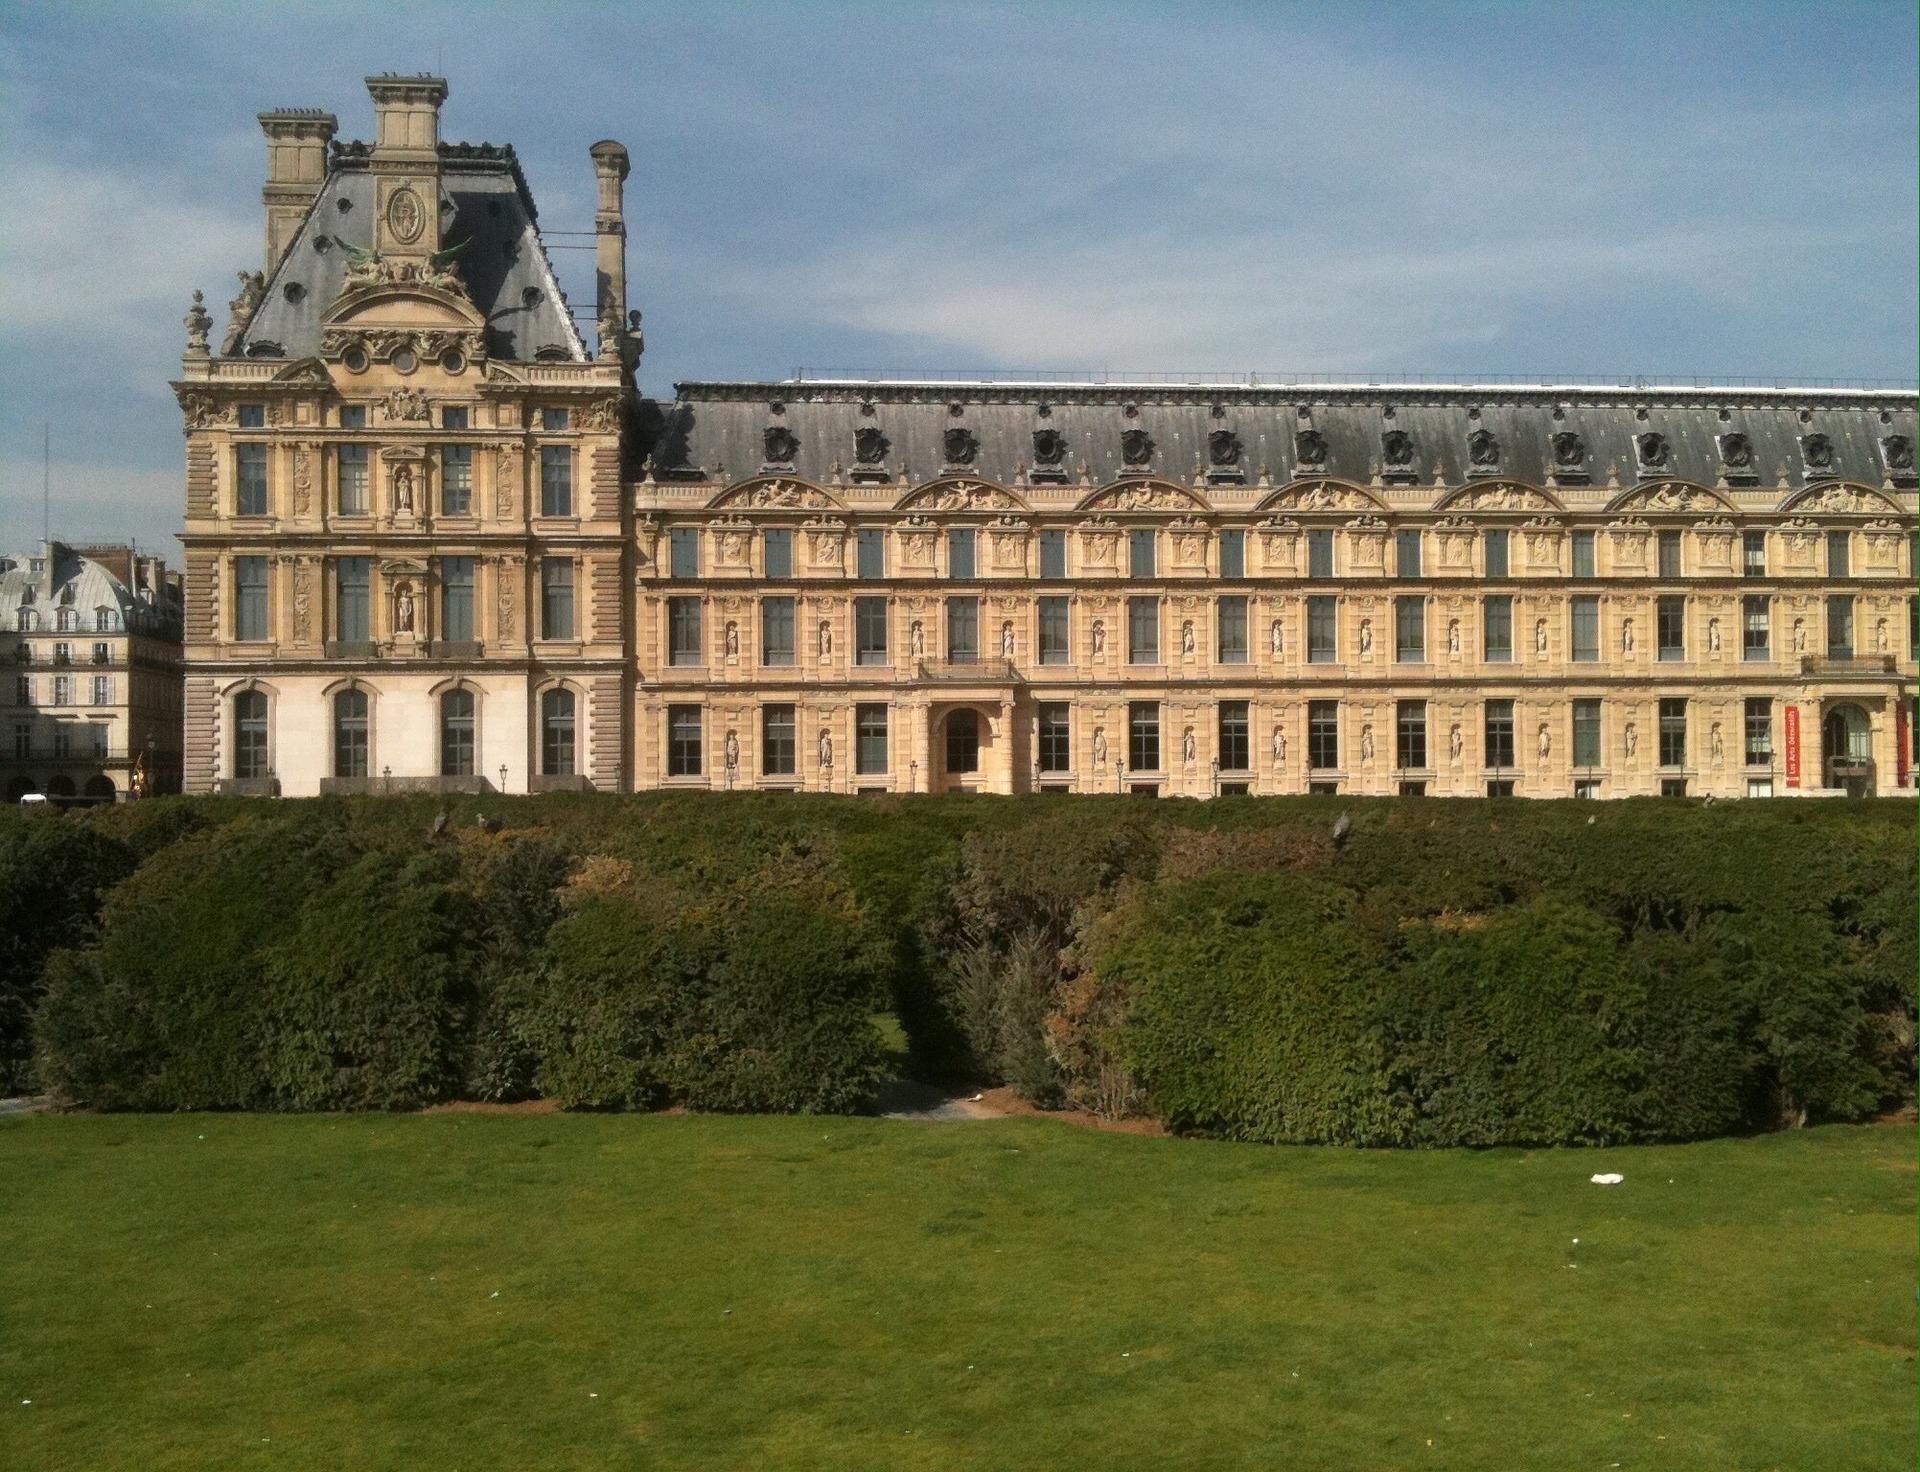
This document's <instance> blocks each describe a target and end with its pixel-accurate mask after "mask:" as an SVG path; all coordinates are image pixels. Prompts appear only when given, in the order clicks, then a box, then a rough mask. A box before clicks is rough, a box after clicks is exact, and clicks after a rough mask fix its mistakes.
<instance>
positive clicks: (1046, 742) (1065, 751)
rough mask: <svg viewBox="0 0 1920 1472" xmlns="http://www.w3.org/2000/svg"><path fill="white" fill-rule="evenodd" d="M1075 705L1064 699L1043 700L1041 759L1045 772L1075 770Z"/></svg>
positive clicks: (1040, 724)
mask: <svg viewBox="0 0 1920 1472" xmlns="http://www.w3.org/2000/svg"><path fill="white" fill-rule="evenodd" d="M1072 711H1073V707H1071V706H1070V705H1068V704H1067V702H1066V701H1064V700H1049V701H1044V702H1042V704H1041V706H1040V710H1039V731H1038V746H1039V753H1040V754H1039V761H1040V770H1041V771H1043V772H1071V771H1072V770H1073V715H1072Z"/></svg>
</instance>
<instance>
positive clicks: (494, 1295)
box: [487, 1288, 500, 1298]
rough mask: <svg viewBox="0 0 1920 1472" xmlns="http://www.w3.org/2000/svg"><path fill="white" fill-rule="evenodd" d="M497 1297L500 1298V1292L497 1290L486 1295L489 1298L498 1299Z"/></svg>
mask: <svg viewBox="0 0 1920 1472" xmlns="http://www.w3.org/2000/svg"><path fill="white" fill-rule="evenodd" d="M499 1296H500V1290H499V1289H498V1288H496V1289H494V1290H493V1292H491V1293H489V1294H488V1295H487V1297H489V1298H498V1297H499Z"/></svg>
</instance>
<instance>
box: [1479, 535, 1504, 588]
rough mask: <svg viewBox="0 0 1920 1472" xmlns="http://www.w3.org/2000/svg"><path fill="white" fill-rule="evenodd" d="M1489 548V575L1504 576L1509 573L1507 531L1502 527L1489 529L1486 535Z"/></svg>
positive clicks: (1485, 539) (1485, 540) (1486, 543)
mask: <svg viewBox="0 0 1920 1472" xmlns="http://www.w3.org/2000/svg"><path fill="white" fill-rule="evenodd" d="M1484 542H1485V545H1486V549H1487V576H1488V577H1490V578H1503V577H1505V576H1506V575H1507V533H1506V530H1505V529H1504V528H1502V527H1494V528H1491V529H1489V530H1488V531H1487V532H1486V533H1485V536H1484Z"/></svg>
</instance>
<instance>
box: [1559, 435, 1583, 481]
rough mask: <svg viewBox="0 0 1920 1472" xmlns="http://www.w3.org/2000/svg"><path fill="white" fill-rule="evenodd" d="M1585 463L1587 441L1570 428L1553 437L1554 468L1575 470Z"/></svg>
mask: <svg viewBox="0 0 1920 1472" xmlns="http://www.w3.org/2000/svg"><path fill="white" fill-rule="evenodd" d="M1586 463H1587V442H1586V441H1585V440H1583V439H1582V438H1580V436H1579V435H1577V434H1575V433H1574V432H1573V431H1572V430H1570V429H1563V430H1561V431H1560V432H1559V433H1558V434H1556V435H1555V436H1554V437H1553V465H1554V469H1556V470H1562V471H1577V470H1579V469H1580V468H1581V467H1583V466H1584V465H1585V464H1586Z"/></svg>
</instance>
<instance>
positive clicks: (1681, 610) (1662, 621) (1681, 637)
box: [1653, 593, 1687, 659]
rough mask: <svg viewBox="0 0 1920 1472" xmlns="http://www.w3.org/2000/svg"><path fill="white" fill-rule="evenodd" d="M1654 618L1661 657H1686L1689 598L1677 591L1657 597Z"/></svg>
mask: <svg viewBox="0 0 1920 1472" xmlns="http://www.w3.org/2000/svg"><path fill="white" fill-rule="evenodd" d="M1653 619H1654V633H1655V635H1656V637H1657V642H1658V644H1659V654H1660V658H1662V659H1685V658H1686V657H1687V600H1686V599H1685V598H1684V597H1682V596H1681V595H1679V594H1677V593H1675V594H1669V595H1667V596H1666V597H1663V598H1658V599H1655V600H1654V605H1653Z"/></svg>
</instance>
